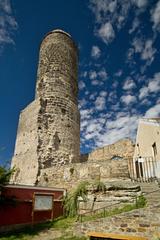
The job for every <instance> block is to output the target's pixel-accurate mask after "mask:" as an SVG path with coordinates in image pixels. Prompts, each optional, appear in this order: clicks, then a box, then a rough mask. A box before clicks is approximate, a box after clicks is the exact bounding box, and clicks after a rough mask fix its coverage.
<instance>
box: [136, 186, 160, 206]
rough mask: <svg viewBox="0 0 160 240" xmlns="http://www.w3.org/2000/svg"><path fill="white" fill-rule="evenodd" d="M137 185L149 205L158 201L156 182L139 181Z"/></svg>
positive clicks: (159, 196) (159, 198)
mask: <svg viewBox="0 0 160 240" xmlns="http://www.w3.org/2000/svg"><path fill="white" fill-rule="evenodd" d="M139 185H140V187H141V191H142V193H143V194H144V196H145V198H146V199H147V203H148V204H149V205H155V204H158V203H160V188H159V186H158V184H157V183H155V182H152V183H139Z"/></svg>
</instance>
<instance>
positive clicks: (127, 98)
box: [120, 94, 137, 105]
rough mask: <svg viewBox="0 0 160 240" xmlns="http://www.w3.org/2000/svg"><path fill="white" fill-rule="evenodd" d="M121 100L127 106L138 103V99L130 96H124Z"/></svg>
mask: <svg viewBox="0 0 160 240" xmlns="http://www.w3.org/2000/svg"><path fill="white" fill-rule="evenodd" d="M120 100H121V102H123V103H124V104H126V105H129V104H133V103H135V102H136V101H137V99H136V97H135V96H133V95H130V94H128V95H124V96H122V97H121V99H120Z"/></svg>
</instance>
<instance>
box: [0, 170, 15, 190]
mask: <svg viewBox="0 0 160 240" xmlns="http://www.w3.org/2000/svg"><path fill="white" fill-rule="evenodd" d="M14 171H15V169H14V168H12V169H5V168H4V167H2V166H0V191H1V189H2V187H3V186H4V185H6V184H7V183H9V180H10V177H11V175H12V174H13V173H14Z"/></svg>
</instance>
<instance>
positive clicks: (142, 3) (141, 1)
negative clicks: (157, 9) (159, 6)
mask: <svg viewBox="0 0 160 240" xmlns="http://www.w3.org/2000/svg"><path fill="white" fill-rule="evenodd" d="M132 2H133V3H134V4H135V5H136V6H137V7H138V8H144V7H146V6H147V4H148V0H132Z"/></svg>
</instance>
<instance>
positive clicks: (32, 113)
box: [11, 100, 40, 184]
mask: <svg viewBox="0 0 160 240" xmlns="http://www.w3.org/2000/svg"><path fill="white" fill-rule="evenodd" d="M39 109H40V104H39V101H38V100H35V101H33V102H32V103H31V104H30V105H28V107H26V108H25V109H24V110H23V111H22V112H21V114H20V118H19V125H18V131H17V138H16V145H15V151H14V156H13V158H12V164H11V167H15V168H16V172H15V174H14V175H13V177H12V178H11V182H14V183H21V184H35V182H36V179H37V174H38V167H39V166H38V156H37V145H38V131H37V116H38V112H39Z"/></svg>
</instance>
